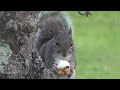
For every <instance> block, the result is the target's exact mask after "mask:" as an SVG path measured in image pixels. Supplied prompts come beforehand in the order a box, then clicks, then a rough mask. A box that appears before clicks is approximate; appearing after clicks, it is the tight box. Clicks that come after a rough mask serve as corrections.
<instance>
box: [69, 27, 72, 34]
mask: <svg viewBox="0 0 120 90" xmlns="http://www.w3.org/2000/svg"><path fill="white" fill-rule="evenodd" d="M69 34H70V35H72V29H71V27H70V29H69Z"/></svg>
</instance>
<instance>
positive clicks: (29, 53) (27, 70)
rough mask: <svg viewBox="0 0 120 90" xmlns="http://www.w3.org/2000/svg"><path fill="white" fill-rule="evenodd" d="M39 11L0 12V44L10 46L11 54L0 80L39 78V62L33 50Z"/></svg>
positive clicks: (0, 74)
mask: <svg viewBox="0 0 120 90" xmlns="http://www.w3.org/2000/svg"><path fill="white" fill-rule="evenodd" d="M39 13H40V11H0V42H2V43H5V44H8V45H10V49H11V51H12V54H11V55H10V57H9V58H8V63H7V64H4V65H3V66H4V68H3V69H4V70H3V72H1V73H0V78H14V79H20V78H29V79H30V78H31V79H32V78H33V79H34V78H36V79H37V78H41V74H40V67H41V62H39V60H40V58H39V55H38V53H37V51H36V50H35V49H34V45H33V42H34V37H35V34H36V31H37V19H38V15H39Z"/></svg>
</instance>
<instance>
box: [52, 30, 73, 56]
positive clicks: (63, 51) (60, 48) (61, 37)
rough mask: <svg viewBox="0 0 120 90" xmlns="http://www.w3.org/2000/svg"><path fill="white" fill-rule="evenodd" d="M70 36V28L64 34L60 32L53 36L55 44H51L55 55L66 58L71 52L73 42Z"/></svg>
mask: <svg viewBox="0 0 120 90" xmlns="http://www.w3.org/2000/svg"><path fill="white" fill-rule="evenodd" d="M71 34H72V30H71V28H70V30H68V31H66V32H63V31H60V32H58V33H57V34H56V35H55V37H54V40H55V42H54V43H53V45H54V50H55V53H57V54H59V55H61V56H63V57H66V56H68V55H69V54H70V53H71V52H72V48H73V40H72V35H71Z"/></svg>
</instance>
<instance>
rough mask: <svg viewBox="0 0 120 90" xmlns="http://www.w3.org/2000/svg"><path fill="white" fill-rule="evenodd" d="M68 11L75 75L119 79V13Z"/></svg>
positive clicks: (78, 76)
mask: <svg viewBox="0 0 120 90" xmlns="http://www.w3.org/2000/svg"><path fill="white" fill-rule="evenodd" d="M92 14H93V15H92V16H89V17H85V16H81V15H79V14H78V13H77V11H76V12H75V11H71V12H69V15H70V17H71V18H72V20H73V26H74V42H75V47H76V57H77V69H76V72H77V78H78V79H84V78H85V79H89V78H90V79H91V78H92V79H96V78H120V12H119V11H104V12H103V11H93V12H92Z"/></svg>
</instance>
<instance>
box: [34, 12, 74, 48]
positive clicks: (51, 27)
mask: <svg viewBox="0 0 120 90" xmlns="http://www.w3.org/2000/svg"><path fill="white" fill-rule="evenodd" d="M37 22H38V26H37V29H38V30H37V33H36V38H35V47H36V48H37V50H39V49H40V47H41V46H42V45H43V44H44V43H45V42H46V41H48V40H50V39H52V38H53V37H54V32H57V31H59V30H63V29H64V30H63V31H65V30H69V29H70V28H72V27H71V26H72V25H71V24H72V23H71V21H70V18H69V16H68V15H66V13H64V12H61V11H41V12H40V14H39V15H38V21H37Z"/></svg>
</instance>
